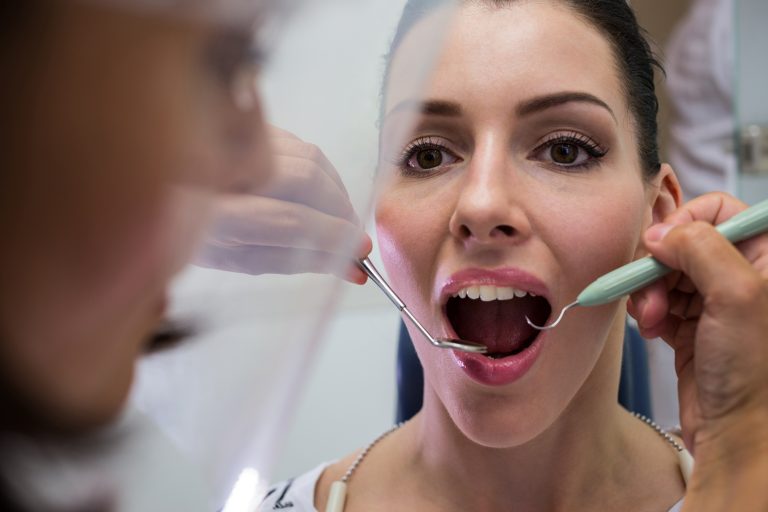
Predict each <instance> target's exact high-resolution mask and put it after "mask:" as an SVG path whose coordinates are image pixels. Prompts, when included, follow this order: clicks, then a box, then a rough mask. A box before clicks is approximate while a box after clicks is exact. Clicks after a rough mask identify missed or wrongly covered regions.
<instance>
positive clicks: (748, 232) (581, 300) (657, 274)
mask: <svg viewBox="0 0 768 512" xmlns="http://www.w3.org/2000/svg"><path fill="white" fill-rule="evenodd" d="M715 229H717V231H718V232H720V234H721V235H723V236H724V237H725V238H726V239H728V241H730V242H731V243H736V242H741V241H742V240H746V239H748V238H751V237H753V236H756V235H759V234H761V233H764V232H766V231H768V199H766V200H764V201H761V202H759V203H757V204H756V205H754V206H752V207H750V208H747V209H746V210H744V211H743V212H740V213H738V214H736V215H734V216H733V217H731V218H730V219H728V220H727V221H725V222H723V223H722V224H720V225H718V226H717V227H716V228H715ZM671 271H672V269H670V268H669V267H667V266H666V265H664V264H663V263H661V262H659V261H658V260H657V259H655V258H653V257H652V256H646V257H645V258H641V259H639V260H636V261H633V262H632V263H628V264H627V265H624V266H623V267H619V268H617V269H616V270H614V271H612V272H609V273H607V274H605V275H604V276H602V277H599V278H597V279H596V280H595V281H593V282H592V284H590V285H589V286H587V287H586V288H584V290H583V291H582V292H581V293H580V294H579V296H578V297H577V298H576V300H575V301H574V302H572V303H570V304H568V305H567V306H565V307H564V308H563V310H562V311H560V314H559V315H558V316H557V319H555V321H554V322H552V323H550V324H549V325H544V326H539V325H536V324H534V323H533V322H531V320H530V319H529V318H528V317H526V318H525V321H526V322H528V325H530V326H531V327H533V328H534V329H538V330H540V331H544V330H548V329H552V328H553V327H556V326H557V325H558V324H559V323H560V321H561V320H562V319H563V316H564V315H565V313H566V311H568V310H569V309H571V308H573V307H575V306H599V305H601V304H607V303H609V302H613V301H614V300H616V299H619V298H621V297H623V296H625V295H629V294H631V293H633V292H635V291H637V290H639V289H641V288H643V287H645V286H648V285H649V284H651V283H652V282H654V281H656V280H657V279H660V278H662V277H664V276H665V275H667V274H668V273H669V272H671Z"/></svg>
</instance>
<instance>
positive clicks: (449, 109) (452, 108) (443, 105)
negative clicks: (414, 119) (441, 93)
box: [387, 100, 463, 117]
mask: <svg viewBox="0 0 768 512" xmlns="http://www.w3.org/2000/svg"><path fill="white" fill-rule="evenodd" d="M400 111H410V112H413V113H416V112H418V113H419V114H421V115H425V116H443V117H459V116H461V115H462V113H463V111H462V108H461V105H459V104H458V103H454V102H452V101H444V100H426V101H421V100H405V101H401V102H400V103H398V104H397V105H395V106H394V107H392V110H390V111H389V112H387V117H389V116H390V115H392V114H394V113H395V112H400Z"/></svg>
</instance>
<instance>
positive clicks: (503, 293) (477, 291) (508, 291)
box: [453, 285, 536, 302]
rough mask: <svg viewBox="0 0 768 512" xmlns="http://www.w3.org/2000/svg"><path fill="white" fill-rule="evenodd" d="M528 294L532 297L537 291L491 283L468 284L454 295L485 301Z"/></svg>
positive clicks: (508, 298) (507, 298)
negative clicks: (492, 284) (491, 284)
mask: <svg viewBox="0 0 768 512" xmlns="http://www.w3.org/2000/svg"><path fill="white" fill-rule="evenodd" d="M526 295H530V296H531V297H535V296H536V294H535V293H532V292H526V291H524V290H518V289H517V288H512V287H511V286H489V285H478V286H467V287H466V288H462V289H461V290H459V291H458V292H456V293H454V294H453V296H454V297H460V298H462V299H467V298H469V299H480V300H482V301H485V302H488V301H492V300H510V299H514V298H515V297H525V296H526Z"/></svg>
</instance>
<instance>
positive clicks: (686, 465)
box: [325, 412, 693, 512]
mask: <svg viewBox="0 0 768 512" xmlns="http://www.w3.org/2000/svg"><path fill="white" fill-rule="evenodd" d="M632 416H634V417H635V418H637V419H639V420H640V421H642V422H643V423H645V424H646V425H648V426H649V427H651V428H652V429H653V430H655V431H656V433H657V434H659V435H660V436H661V437H662V438H663V439H664V440H665V441H667V442H668V443H669V444H670V445H672V447H673V448H674V449H675V451H676V452H677V454H678V458H679V461H680V473H681V474H682V477H683V480H684V481H685V483H686V485H687V484H688V477H689V476H690V473H691V471H692V468H693V459H692V458H691V455H690V454H689V453H688V450H686V449H685V448H684V447H683V446H682V445H681V444H680V443H678V442H677V441H676V440H675V438H674V437H672V436H671V435H669V433H668V432H667V431H666V430H664V429H663V428H661V427H660V426H659V424H658V423H656V422H655V421H653V420H652V419H651V418H649V417H648V416H645V415H644V414H640V413H639V412H633V413H632ZM404 424H405V422H401V423H398V424H397V425H395V426H394V427H392V428H390V429H389V430H387V431H386V432H383V433H382V434H380V435H379V437H377V438H376V439H374V440H373V441H371V442H370V443H368V446H366V447H365V448H364V449H363V451H361V452H360V454H359V455H358V456H357V457H356V458H355V461H354V462H353V463H352V464H351V465H350V466H349V468H348V469H347V472H346V473H344V476H342V477H341V480H336V481H335V482H333V483H332V484H331V489H330V492H329V494H328V504H327V505H326V507H325V512H343V511H344V503H345V501H346V498H347V485H348V484H349V481H350V479H351V478H352V475H353V474H354V473H355V471H356V470H357V468H358V467H359V466H360V464H362V462H363V460H364V459H365V458H366V457H367V456H368V453H370V451H371V449H372V448H373V447H374V446H376V445H377V444H378V443H379V442H380V441H381V440H382V439H384V438H385V437H387V436H388V435H390V434H391V433H392V432H394V431H395V430H397V429H399V428H400V427H402V426H403V425H404Z"/></svg>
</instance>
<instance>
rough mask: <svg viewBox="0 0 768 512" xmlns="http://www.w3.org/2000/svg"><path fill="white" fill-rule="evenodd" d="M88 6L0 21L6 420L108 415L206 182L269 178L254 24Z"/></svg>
mask: <svg viewBox="0 0 768 512" xmlns="http://www.w3.org/2000/svg"><path fill="white" fill-rule="evenodd" d="M103 4H104V5H95V4H94V5H91V4H88V3H80V2H74V1H71V2H70V1H60V2H39V3H38V2H29V3H28V6H26V7H21V8H19V9H18V12H15V13H14V18H16V19H12V20H10V21H9V22H8V26H7V27H3V34H2V37H3V39H4V40H5V41H4V44H3V45H2V46H3V49H2V50H0V59H2V62H3V64H4V66H3V67H4V69H6V72H4V73H3V83H2V89H1V90H0V105H1V106H2V112H3V114H4V118H5V119H6V120H7V121H6V122H4V123H3V125H4V126H3V128H2V140H3V142H2V144H3V146H2V156H0V158H1V159H2V168H3V172H2V176H1V177H0V222H1V223H2V233H3V251H2V255H0V283H2V285H1V287H2V288H1V289H2V295H0V379H2V382H0V386H2V394H3V395H4V396H3V397H2V399H3V403H5V404H6V405H5V406H4V407H7V408H8V409H9V410H7V411H2V413H1V414H0V416H2V417H4V418H14V419H12V420H10V421H11V423H13V422H14V421H31V422H32V423H33V424H34V425H38V426H43V427H44V428H53V429H57V430H79V429H83V428H89V427H92V426H96V425H98V424H101V423H102V422H104V421H107V420H109V419H111V418H112V417H114V415H115V414H116V413H117V412H118V411H119V409H120V406H121V405H122V403H123V401H124V399H125V397H126V395H127V392H128V390H129V388H130V384H131V380H132V375H133V368H134V363H135V360H136V359H137V357H138V356H139V355H140V354H141V353H142V352H143V351H144V350H145V348H146V344H147V342H148V341H149V340H150V339H151V336H152V333H153V332H154V331H155V329H156V328H157V327H158V323H159V321H160V319H161V317H162V316H163V310H164V304H165V290H166V287H167V285H168V283H169V280H170V279H171V277H172V276H173V275H174V274H175V273H176V272H177V271H178V270H179V269H180V268H181V266H182V265H183V264H184V263H185V262H186V260H187V259H188V258H189V256H190V253H191V252H192V250H193V248H194V246H195V243H196V240H197V238H198V236H199V233H200V231H201V228H202V226H203V223H204V218H205V213H206V209H207V206H208V203H209V201H210V199H211V196H212V194H213V193H216V192H221V191H229V190H234V189H238V190H240V189H253V188H255V187H258V186H259V184H260V182H261V181H263V180H264V179H266V177H267V171H266V169H267V166H266V162H265V159H266V151H265V149H266V148H265V139H264V125H263V120H262V117H261V112H260V106H259V103H258V98H257V97H256V96H255V93H252V92H251V91H249V90H248V89H249V87H251V86H252V83H251V82H249V80H250V81H252V80H254V79H255V77H254V76H253V74H251V75H244V74H243V71H244V69H252V65H253V52H252V38H251V35H252V34H251V28H252V23H246V24H245V25H244V26H235V25H225V24H214V23H211V22H205V21H204V20H202V19H200V18H195V17H191V16H190V17H186V18H185V17H181V16H178V15H177V14H178V13H158V12H154V13H149V12H138V11H137V12H131V11H128V10H122V9H120V8H117V7H114V6H111V5H107V4H108V3H106V2H104V3H103ZM8 70H12V72H11V71H8ZM244 81H245V82H244ZM243 87H245V89H242V88H243ZM11 426H13V425H11Z"/></svg>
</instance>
